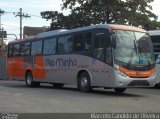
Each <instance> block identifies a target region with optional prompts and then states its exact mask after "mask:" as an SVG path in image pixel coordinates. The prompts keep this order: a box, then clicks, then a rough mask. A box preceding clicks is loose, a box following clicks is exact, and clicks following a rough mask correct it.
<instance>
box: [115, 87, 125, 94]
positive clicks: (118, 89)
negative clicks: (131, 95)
mask: <svg viewBox="0 0 160 119" xmlns="http://www.w3.org/2000/svg"><path fill="white" fill-rule="evenodd" d="M114 90H115V92H116V93H123V92H124V91H125V90H126V88H114Z"/></svg>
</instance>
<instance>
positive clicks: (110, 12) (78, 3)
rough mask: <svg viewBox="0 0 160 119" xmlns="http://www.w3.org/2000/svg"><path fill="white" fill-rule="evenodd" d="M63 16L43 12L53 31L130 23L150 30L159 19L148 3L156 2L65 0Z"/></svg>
mask: <svg viewBox="0 0 160 119" xmlns="http://www.w3.org/2000/svg"><path fill="white" fill-rule="evenodd" d="M62 1H63V5H62V10H66V9H70V11H71V13H70V14H68V15H66V16H65V15H64V14H63V13H59V12H57V11H45V12H41V15H42V18H44V19H47V20H49V19H51V20H52V23H51V29H52V30H54V29H59V28H67V29H71V28H76V27H81V26H88V25H91V24H100V23H108V24H109V23H114V24H115V23H116V24H129V25H133V26H137V27H139V26H141V27H142V28H145V29H147V30H149V29H155V28H156V27H157V25H158V24H157V16H156V15H155V14H154V13H152V12H151V10H152V7H151V6H150V5H149V3H151V2H153V1H154V0H62Z"/></svg>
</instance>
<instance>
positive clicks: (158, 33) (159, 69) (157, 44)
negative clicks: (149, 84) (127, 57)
mask: <svg viewBox="0 0 160 119" xmlns="http://www.w3.org/2000/svg"><path fill="white" fill-rule="evenodd" d="M148 33H149V35H150V37H151V41H152V43H153V48H154V55H155V60H156V86H157V87H159V86H160V30H151V31H148Z"/></svg>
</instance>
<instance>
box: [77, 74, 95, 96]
mask: <svg viewBox="0 0 160 119" xmlns="http://www.w3.org/2000/svg"><path fill="white" fill-rule="evenodd" d="M77 88H78V90H80V91H81V92H85V93H88V92H90V91H91V90H92V87H91V81H90V76H89V75H88V73H87V72H83V73H81V74H80V75H79V77H78V83H77Z"/></svg>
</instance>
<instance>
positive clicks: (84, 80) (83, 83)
mask: <svg viewBox="0 0 160 119" xmlns="http://www.w3.org/2000/svg"><path fill="white" fill-rule="evenodd" d="M87 84H88V81H87V78H86V77H83V78H82V79H81V86H82V88H83V87H86V85H87Z"/></svg>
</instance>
